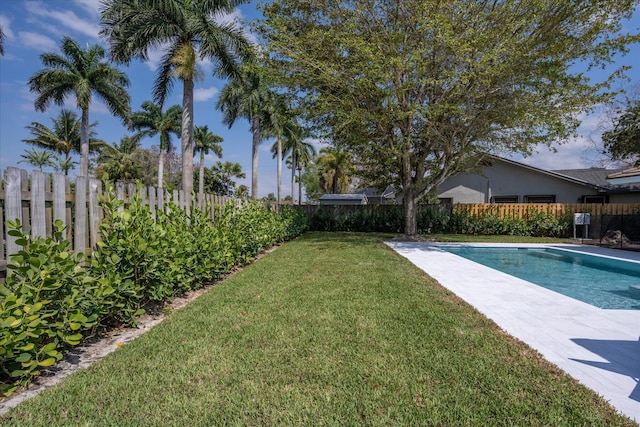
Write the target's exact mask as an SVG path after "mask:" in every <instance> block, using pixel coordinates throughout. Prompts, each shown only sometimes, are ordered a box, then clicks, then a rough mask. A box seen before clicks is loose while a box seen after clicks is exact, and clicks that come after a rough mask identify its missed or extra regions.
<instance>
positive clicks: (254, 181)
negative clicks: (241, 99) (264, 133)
mask: <svg viewBox="0 0 640 427" xmlns="http://www.w3.org/2000/svg"><path fill="white" fill-rule="evenodd" d="M251 132H252V133H253V143H252V146H251V198H252V199H257V198H258V149H259V145H260V116H259V115H258V114H257V113H254V114H253V116H252V117H251Z"/></svg>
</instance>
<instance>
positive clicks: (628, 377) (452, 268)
mask: <svg viewBox="0 0 640 427" xmlns="http://www.w3.org/2000/svg"><path fill="white" fill-rule="evenodd" d="M386 244H387V245H388V246H389V247H391V248H392V249H394V250H395V251H396V252H398V253H399V254H400V255H402V256H404V257H405V258H407V259H409V261H411V262H412V263H413V264H415V265H416V266H418V267H419V268H420V269H422V270H423V271H425V272H426V273H427V274H429V275H430V276H431V277H433V278H434V279H436V280H437V281H438V282H439V283H440V284H441V285H442V286H444V287H445V288H447V289H449V290H451V291H452V292H454V293H455V294H456V295H458V296H459V297H460V298H462V299H464V300H465V301H466V302H467V303H469V304H470V305H472V306H473V307H474V308H475V309H477V310H478V311H479V312H481V313H482V314H484V315H485V316H487V317H488V318H490V319H491V320H493V321H494V322H495V323H496V324H497V325H498V326H499V327H500V328H502V329H503V330H504V331H506V332H507V333H509V334H510V335H512V336H514V337H516V338H518V339H519V340H521V341H524V342H525V343H527V344H528V345H530V346H531V347H533V348H534V349H536V350H538V351H539V352H540V353H541V354H542V355H543V356H544V357H545V358H546V359H547V360H548V361H550V362H552V363H554V364H555V365H557V366H558V367H560V368H561V369H563V370H564V371H565V372H567V373H568V374H569V375H571V376H572V377H573V378H575V379H577V380H578V381H579V382H580V383H582V384H584V385H585V386H587V387H589V388H591V389H592V390H594V391H595V392H596V393H598V394H599V395H601V396H603V397H604V398H605V399H606V400H608V401H609V403H611V405H613V406H614V407H615V408H616V409H618V410H619V411H620V412H621V413H623V414H625V415H627V416H629V417H631V418H632V419H634V420H635V421H638V422H640V310H605V309H600V308H597V307H595V306H592V305H589V304H587V303H584V302H581V301H578V300H575V299H573V298H569V297H567V296H564V295H561V294H558V293H556V292H553V291H550V290H548V289H545V288H543V287H541V286H537V285H534V284H532V283H530V282H527V281H525V280H521V279H518V278H516V277H514V276H510V275H508V274H505V273H502V272H500V271H497V270H494V269H491V268H489V267H485V266H483V265H480V264H477V263H475V262H473V261H469V260H467V259H464V258H462V257H459V256H457V255H454V254H451V253H449V252H445V251H443V250H441V249H439V248H438V247H437V246H441V245H443V244H442V243H437V244H436V243H422V242H400V241H393V242H386ZM455 245H465V244H464V243H456V244H455ZM468 245H473V246H516V247H549V246H553V247H560V248H563V249H571V250H579V251H581V252H590V253H597V254H600V255H604V256H611V257H616V258H622V259H628V260H634V261H638V262H640V253H633V252H623V251H617V250H614V249H605V248H599V247H594V246H582V245H535V244H493V243H492V244H480V243H473V244H468ZM639 284H640V283H639Z"/></svg>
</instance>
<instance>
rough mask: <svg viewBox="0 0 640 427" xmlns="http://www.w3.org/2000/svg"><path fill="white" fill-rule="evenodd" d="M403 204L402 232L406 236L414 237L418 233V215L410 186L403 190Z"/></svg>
mask: <svg viewBox="0 0 640 427" xmlns="http://www.w3.org/2000/svg"><path fill="white" fill-rule="evenodd" d="M403 197H404V200H403V205H404V234H405V236H406V237H410V238H412V237H415V236H416V235H417V234H418V215H417V212H416V202H415V199H414V197H413V191H412V189H411V188H408V189H405V191H404V192H403Z"/></svg>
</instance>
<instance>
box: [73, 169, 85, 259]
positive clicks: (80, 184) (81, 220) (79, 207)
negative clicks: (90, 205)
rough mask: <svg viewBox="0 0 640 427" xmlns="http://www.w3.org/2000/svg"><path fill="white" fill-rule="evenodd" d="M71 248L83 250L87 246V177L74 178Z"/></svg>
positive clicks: (77, 250)
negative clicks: (74, 191) (74, 197)
mask: <svg viewBox="0 0 640 427" xmlns="http://www.w3.org/2000/svg"><path fill="white" fill-rule="evenodd" d="M74 217H75V218H74V219H75V224H74V239H73V249H75V251H76V252H84V251H85V250H86V247H87V238H86V236H87V178H85V177H83V176H79V177H77V178H76V203H75V215H74Z"/></svg>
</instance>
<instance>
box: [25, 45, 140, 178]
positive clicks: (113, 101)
mask: <svg viewBox="0 0 640 427" xmlns="http://www.w3.org/2000/svg"><path fill="white" fill-rule="evenodd" d="M61 49H62V55H59V54H57V53H43V54H42V55H40V60H41V61H42V64H43V65H44V66H45V68H44V69H42V70H40V71H38V72H36V74H34V75H33V76H32V77H31V78H30V79H29V90H30V91H31V92H34V93H36V95H37V96H36V100H35V108H36V110H38V111H45V110H46V109H47V107H48V106H49V104H51V103H52V102H53V103H54V104H56V105H64V103H65V97H67V96H69V95H72V96H74V97H75V102H76V106H77V107H78V109H80V110H81V112H82V118H81V124H80V176H87V175H88V172H89V141H90V137H91V135H90V132H91V131H90V128H91V126H90V125H89V105H90V104H91V100H92V98H93V96H94V95H95V96H96V97H97V98H98V99H100V100H102V101H103V102H104V104H105V105H106V106H107V108H108V109H109V111H111V113H112V114H114V115H116V116H118V117H121V118H123V119H126V118H127V117H128V114H129V94H128V93H127V90H126V87H127V86H128V85H129V79H128V78H127V76H126V75H125V74H124V73H122V72H121V71H119V70H117V69H116V68H114V67H112V66H111V65H110V64H109V63H108V62H106V61H104V58H105V51H104V49H103V48H102V47H101V46H100V45H93V46H87V47H86V48H84V49H83V48H81V47H80V46H79V45H78V43H76V42H75V41H74V40H72V39H70V38H69V37H65V38H63V39H62V46H61Z"/></svg>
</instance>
